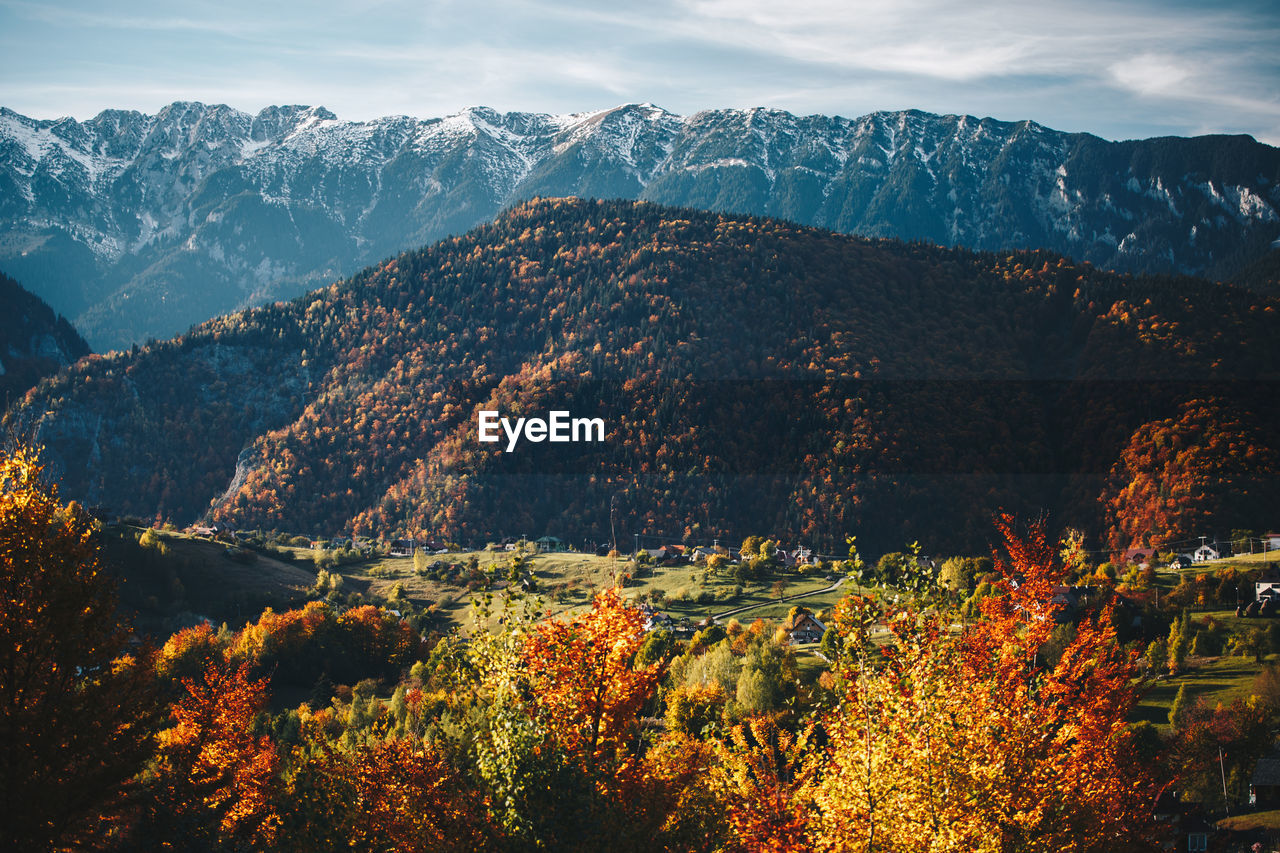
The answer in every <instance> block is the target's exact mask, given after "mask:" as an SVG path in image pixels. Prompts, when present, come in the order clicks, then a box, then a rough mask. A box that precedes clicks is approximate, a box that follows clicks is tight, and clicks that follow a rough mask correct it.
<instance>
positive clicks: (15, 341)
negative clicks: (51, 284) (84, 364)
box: [0, 273, 89, 405]
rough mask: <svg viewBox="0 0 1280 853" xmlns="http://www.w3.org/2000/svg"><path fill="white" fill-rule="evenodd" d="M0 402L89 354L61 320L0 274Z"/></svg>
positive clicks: (47, 307) (24, 290)
mask: <svg viewBox="0 0 1280 853" xmlns="http://www.w3.org/2000/svg"><path fill="white" fill-rule="evenodd" d="M0 305H3V306H4V309H5V310H4V311H3V313H0V401H3V402H4V404H5V405H8V403H9V402H11V401H12V400H15V399H17V398H18V397H20V396H21V395H23V394H25V393H26V391H27V389H28V388H30V387H31V386H32V385H35V384H36V383H37V382H38V381H40V379H41V378H43V377H45V376H48V375H50V374H52V373H56V372H57V370H58V369H59V368H61V367H64V366H66V365H68V364H70V363H71V362H73V361H75V360H76V359H77V358H80V357H81V356H83V355H87V354H88V352H89V345H88V344H86V343H85V342H84V339H83V338H81V337H80V335H79V334H77V333H76V330H75V329H73V328H72V327H71V324H70V323H68V322H67V320H66V318H65V317H62V316H60V315H58V314H55V313H54V311H53V309H52V308H50V307H49V306H48V305H47V304H46V303H45V302H44V301H43V300H42V299H40V297H38V296H36V295H35V294H34V293H31V292H29V291H28V290H27V289H26V288H24V287H23V286H22V285H21V284H19V283H18V282H16V281H14V280H13V279H11V278H9V277H8V276H7V275H5V274H4V273H0Z"/></svg>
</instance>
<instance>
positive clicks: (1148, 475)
mask: <svg viewBox="0 0 1280 853" xmlns="http://www.w3.org/2000/svg"><path fill="white" fill-rule="evenodd" d="M1265 435H1266V432H1265V431H1264V430H1261V429H1259V428H1258V426H1257V425H1256V424H1253V423H1251V421H1250V417H1249V415H1248V413H1247V412H1243V411H1241V410H1240V408H1239V407H1238V406H1233V405H1230V404H1227V403H1224V402H1223V401H1220V400H1213V399H1210V400H1192V401H1190V402H1188V403H1186V404H1184V405H1183V406H1182V409H1181V411H1180V413H1179V415H1178V416H1177V417H1176V418H1167V419H1164V420H1159V421H1152V422H1150V423H1147V424H1144V425H1143V426H1142V427H1140V428H1139V429H1138V430H1137V431H1136V432H1134V434H1133V436H1132V437H1131V438H1130V440H1129V443H1128V445H1127V446H1126V447H1125V449H1124V452H1123V454H1122V455H1121V457H1120V460H1119V461H1118V462H1116V464H1115V466H1114V467H1113V468H1112V470H1111V483H1110V485H1109V486H1108V489H1107V491H1106V493H1104V494H1103V496H1102V502H1103V507H1104V509H1105V511H1106V520H1107V525H1108V527H1107V535H1108V538H1109V542H1110V546H1111V548H1112V550H1114V551H1123V550H1124V549H1125V548H1128V547H1131V546H1139V545H1153V546H1156V547H1160V546H1162V545H1164V544H1165V543H1168V542H1174V541H1177V540H1179V539H1188V538H1191V537H1196V536H1202V535H1216V534H1217V533H1218V532H1225V531H1227V530H1230V529H1237V528H1238V529H1248V528H1251V527H1258V528H1259V529H1261V528H1262V527H1263V526H1265V525H1267V524H1270V523H1271V519H1272V518H1273V517H1274V514H1275V512H1276V511H1277V509H1278V508H1280V452H1278V451H1277V448H1275V447H1274V446H1272V445H1271V443H1270V442H1268V441H1267V440H1266V439H1265V438H1264V436H1265Z"/></svg>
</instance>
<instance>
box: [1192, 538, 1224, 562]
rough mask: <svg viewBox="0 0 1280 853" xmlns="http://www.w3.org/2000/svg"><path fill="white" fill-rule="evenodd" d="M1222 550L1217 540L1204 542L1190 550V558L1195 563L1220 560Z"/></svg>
mask: <svg viewBox="0 0 1280 853" xmlns="http://www.w3.org/2000/svg"><path fill="white" fill-rule="evenodd" d="M1224 550H1225V549H1223V548H1222V547H1221V545H1220V544H1219V543H1217V542H1206V543H1204V544H1203V545H1201V546H1200V547H1199V548H1197V549H1195V550H1194V551H1192V552H1191V559H1192V560H1194V561H1195V562H1197V563H1204V562H1207V561H1209V560H1220V559H1222V557H1223V554H1224Z"/></svg>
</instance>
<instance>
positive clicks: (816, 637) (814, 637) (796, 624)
mask: <svg viewBox="0 0 1280 853" xmlns="http://www.w3.org/2000/svg"><path fill="white" fill-rule="evenodd" d="M783 627H784V628H785V629H786V631H787V636H788V637H790V638H791V644H792V645H797V644H799V643H817V642H819V641H820V640H822V635H823V634H825V633H827V626H826V625H824V624H822V622H821V621H820V620H819V619H818V618H817V617H816V616H814V615H813V614H812V613H810V612H809V611H807V610H800V611H797V613H796V615H795V616H793V617H792V618H791V620H790V621H789V622H787V623H786V624H784V625H783Z"/></svg>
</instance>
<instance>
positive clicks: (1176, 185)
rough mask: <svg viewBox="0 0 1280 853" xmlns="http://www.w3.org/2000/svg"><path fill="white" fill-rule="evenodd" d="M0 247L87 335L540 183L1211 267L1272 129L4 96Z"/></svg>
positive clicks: (390, 239) (1272, 229)
mask: <svg viewBox="0 0 1280 853" xmlns="http://www.w3.org/2000/svg"><path fill="white" fill-rule="evenodd" d="M0 190H3V192H0V229H2V230H0V268H3V269H5V270H6V271H7V272H8V273H10V274H11V275H14V276H16V277H18V278H20V279H22V280H24V281H26V282H27V283H28V285H29V286H31V287H33V288H34V289H35V290H36V291H37V292H39V293H40V294H41V295H42V296H43V297H44V298H46V300H47V301H50V302H51V304H53V305H54V306H55V308H57V309H58V310H59V311H61V312H62V313H64V314H66V315H67V316H71V317H73V318H74V320H75V322H76V323H77V325H78V326H80V327H81V328H82V329H83V330H85V332H86V334H87V337H88V338H89V339H90V342H91V343H92V344H94V346H95V347H96V348H98V349H104V348H108V347H120V346H125V345H128V344H129V343H132V342H140V341H142V340H145V339H146V338H147V337H149V336H157V337H166V336H168V335H171V334H173V333H176V332H178V331H180V330H182V329H183V328H185V327H186V326H187V325H190V324H193V323H198V322H201V321H203V320H205V319H208V318H209V317H213V316H217V315H219V314H222V313H226V312H227V311H230V310H233V309H237V308H240V307H245V306H247V305H251V304H261V303H265V302H269V301H271V300H273V299H277V298H292V297H294V296H296V295H298V294H300V293H302V292H305V291H307V290H309V289H311V288H314V287H317V286H321V285H323V284H326V283H328V282H329V281H332V280H334V279H337V278H340V277H342V276H344V275H349V274H352V273H354V272H355V271H357V270H358V269H360V268H361V267H362V266H365V265H367V264H370V263H375V262H377V261H379V260H381V259H383V258H386V257H391V256H393V255H395V254H396V253H398V252H400V251H402V250H404V249H406V248H411V247H414V246H420V245H427V244H429V243H431V242H433V241H434V240H437V239H439V238H441V237H444V236H447V235H449V234H459V233H463V232H464V231H466V230H467V229H469V228H470V227H472V226H473V225H475V224H478V223H480V222H482V221H485V220H487V219H490V218H492V217H493V216H495V215H496V214H497V213H498V212H499V211H500V210H502V209H504V208H506V207H508V206H510V205H511V204H513V203H515V202H517V201H520V200H522V199H527V198H531V197H536V196H548V197H560V196H570V195H573V196H580V197H602V198H637V199H643V200H649V201H656V202H659V203H664V204H673V205H677V206H689V207H695V208H702V209H708V210H715V211H726V212H734V213H746V214H753V215H768V216H773V217H779V218H785V219H791V220H793V221H796V222H797V223H799V224H804V225H815V226H818V227H825V228H830V229H831V230H835V231H840V232H845V233H859V234H864V235H866V236H879V237H884V236H889V237H900V238H903V239H925V240H929V241H931V242H935V243H939V244H940V245H963V246H967V247H970V248H974V249H979V250H1003V249H1006V248H1047V249H1050V250H1052V251H1056V252H1058V253H1060V254H1064V255H1067V256H1069V257H1073V258H1075V259H1077V260H1081V261H1088V262H1090V263H1093V264H1095V265H1097V266H1101V267H1104V268H1108V269H1117V270H1121V271H1133V272H1143V271H1145V272H1179V273H1207V274H1210V275H1216V276H1218V277H1226V276H1228V275H1230V274H1232V273H1234V272H1235V271H1236V270H1237V269H1240V268H1242V267H1244V266H1246V265H1248V264H1249V263H1251V262H1253V261H1255V260H1256V259H1257V258H1259V257H1261V256H1262V255H1264V254H1265V253H1266V252H1267V250H1268V249H1269V248H1271V247H1272V245H1273V243H1275V242H1276V241H1277V240H1278V239H1280V213H1278V212H1277V211H1280V150H1278V149H1275V148H1272V147H1270V146H1266V145H1263V144H1262V143H1258V142H1256V141H1255V140H1253V139H1252V138H1251V137H1245V136H1209V137H1194V138H1180V137H1159V138H1155V139H1149V140H1133V141H1123V142H1108V141H1106V140H1103V139H1101V138H1099V137H1096V136H1092V135H1089V134H1080V133H1074V134H1069V133H1061V132H1058V131H1054V130H1052V129H1050V128H1046V127H1044V126H1042V125H1039V124H1037V123H1035V122H1032V121H1021V122H1002V121H997V120H995V119H989V118H984V119H978V118H974V117H971V116H958V115H947V116H941V115H935V114H931V113H925V112H921V111H918V110H903V111H896V112H894V111H880V112H875V113H870V114H868V115H866V116H862V117H859V118H855V119H846V118H842V117H839V116H834V117H828V116H821V115H812V116H796V115H792V114H790V113H787V112H784V111H781V110H770V109H763V108H756V109H749V110H705V111H701V112H698V113H694V114H692V115H690V116H678V115H675V114H673V113H670V112H668V111H666V110H663V109H662V108H660V107H656V106H654V105H651V104H643V105H624V106H621V107H616V108H611V109H606V110H598V111H593V112H584V113H573V114H565V115H559V116H555V115H546V114H536V113H520V112H508V113H499V112H498V111H496V110H492V109H489V108H485V107H472V108H467V109H466V110H462V111H460V112H458V113H455V114H454V115H451V116H446V117H442V118H432V119H415V118H412V117H408V116H391V117H385V118H382V119H376V120H372V121H364V122H348V121H343V120H340V119H338V118H337V116H335V115H334V114H333V113H332V112H330V111H328V110H326V109H324V108H323V107H304V106H296V105H295V106H282V107H268V108H266V109H264V110H262V111H260V112H259V113H257V114H256V115H250V114H248V113H242V112H239V111H237V110H234V109H232V108H230V107H227V106H225V105H213V106H207V105H204V104H200V103H198V102H176V103H174V104H171V105H169V106H168V107H165V108H164V109H162V110H161V111H160V112H158V113H157V114H156V115H154V116H146V115H144V114H142V113H137V112H129V111H111V110H107V111H103V112H102V113H99V115H97V116H95V117H94V118H92V119H88V120H86V121H84V122H76V121H74V120H72V119H66V118H64V119H56V120H34V119H28V118H26V117H23V116H21V115H19V114H17V113H15V112H13V111H12V110H8V109H4V108H0Z"/></svg>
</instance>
